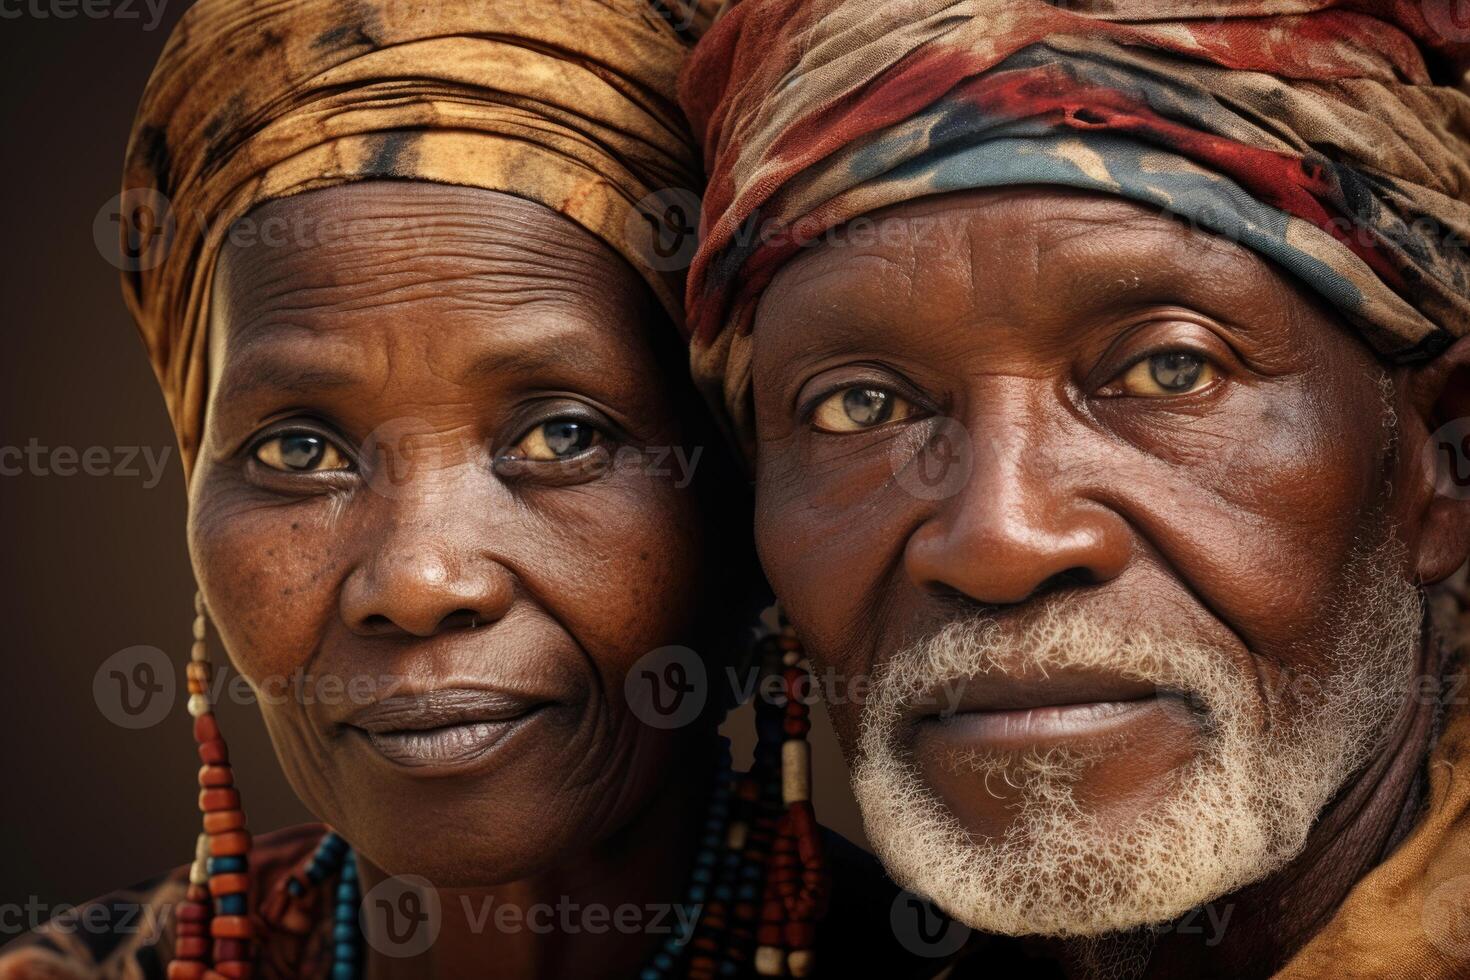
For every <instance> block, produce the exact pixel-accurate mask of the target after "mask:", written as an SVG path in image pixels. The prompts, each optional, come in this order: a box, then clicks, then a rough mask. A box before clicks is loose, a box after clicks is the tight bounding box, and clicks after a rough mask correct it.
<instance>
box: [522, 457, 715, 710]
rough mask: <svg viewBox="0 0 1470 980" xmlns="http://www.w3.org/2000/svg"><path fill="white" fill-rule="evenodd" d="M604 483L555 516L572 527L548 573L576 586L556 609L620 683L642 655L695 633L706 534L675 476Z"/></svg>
mask: <svg viewBox="0 0 1470 980" xmlns="http://www.w3.org/2000/svg"><path fill="white" fill-rule="evenodd" d="M598 489H599V492H597V493H595V494H587V495H585V496H583V495H578V496H577V497H576V498H574V499H573V500H569V501H567V502H566V504H565V505H564V506H563V507H559V508H558V510H559V511H560V514H559V515H558V516H557V517H555V518H553V519H552V520H553V521H554V522H555V523H560V524H561V525H562V527H563V528H565V529H566V532H565V533H564V534H563V535H559V536H558V537H559V538H560V540H559V541H558V543H557V544H556V546H555V547H554V548H552V549H549V554H551V555H552V556H554V560H553V562H552V563H551V565H549V566H548V567H547V569H546V571H545V575H544V578H545V581H547V582H548V583H554V582H561V583H568V585H566V586H564V587H559V588H558V590H557V591H558V593H559V594H560V595H561V596H562V600H561V601H560V602H558V603H556V605H557V606H559V607H560V608H553V609H552V610H551V611H552V614H553V615H555V616H556V617H557V618H558V619H561V620H562V622H563V623H564V624H565V625H566V626H567V628H568V629H570V630H571V632H572V633H573V635H574V636H575V637H576V639H577V641H578V643H579V644H580V645H581V646H582V647H583V649H585V650H587V651H588V653H589V655H590V656H591V657H592V660H593V662H594V663H595V665H596V667H597V670H598V671H599V672H600V673H601V674H602V675H603V678H604V681H605V682H606V683H608V684H610V685H616V686H617V687H616V689H617V690H621V684H622V681H623V677H624V676H625V675H626V673H627V671H628V669H629V668H630V667H631V666H632V665H633V664H634V663H635V662H636V661H637V660H638V658H640V657H642V656H643V655H644V654H646V653H648V652H649V651H650V650H654V649H656V648H658V647H660V646H666V645H668V644H671V643H679V642H685V641H687V640H689V639H690V637H691V634H692V632H693V626H694V623H695V620H696V619H697V617H698V612H699V608H700V603H701V598H700V586H701V577H702V574H703V571H702V567H701V565H702V562H701V556H702V555H703V554H704V540H703V536H702V534H701V532H700V529H699V526H698V520H697V508H696V504H695V500H694V494H693V492H692V491H690V490H689V489H688V488H687V487H685V488H679V487H675V486H673V485H672V482H671V480H670V479H669V478H667V477H663V478H660V477H656V476H646V475H636V474H635V475H634V476H632V477H631V478H625V479H620V480H617V481H616V482H615V483H612V484H609V485H606V486H604V487H600V488H598ZM610 689H611V688H610Z"/></svg>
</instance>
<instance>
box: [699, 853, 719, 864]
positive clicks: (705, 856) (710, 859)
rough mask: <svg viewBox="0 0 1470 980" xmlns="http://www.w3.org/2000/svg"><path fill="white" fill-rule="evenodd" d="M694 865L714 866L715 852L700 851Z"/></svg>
mask: <svg viewBox="0 0 1470 980" xmlns="http://www.w3.org/2000/svg"><path fill="white" fill-rule="evenodd" d="M694 863H695V864H714V863H715V852H714V851H700V852H699V855H698V856H697V857H696V858H695V859H694Z"/></svg>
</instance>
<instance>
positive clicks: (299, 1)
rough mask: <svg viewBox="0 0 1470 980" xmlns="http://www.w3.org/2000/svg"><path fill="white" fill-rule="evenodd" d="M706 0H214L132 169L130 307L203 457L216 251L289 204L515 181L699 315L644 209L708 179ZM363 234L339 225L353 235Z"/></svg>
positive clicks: (185, 25)
mask: <svg viewBox="0 0 1470 980" xmlns="http://www.w3.org/2000/svg"><path fill="white" fill-rule="evenodd" d="M707 2H708V0H706V2H705V4H701V3H697V2H692V0H691V2H689V3H672V2H665V3H653V2H650V0H496V2H495V3H481V2H476V0H436V2H434V3H431V4H425V3H420V2H417V0H358V2H354V3H351V4H338V3H327V2H322V0H203V2H201V3H198V4H196V5H195V6H194V7H193V8H191V9H190V10H189V11H188V13H187V14H185V16H184V17H183V19H182V20H181V22H180V24H179V26H178V28H177V29H176V30H175V31H174V33H173V35H172V36H171V37H170V38H169V41H168V45H167V47H166V48H165V49H164V52H163V55H162V57H161V58H160V59H159V62H158V65H157V67H156V68H155V69H154V72H153V77H152V78H151V79H150V80H149V83H148V87H147V90H146V91H145V93H144V95H143V100H142V103H141V104H140V106H139V108H138V115H137V119H136V120H135V122H134V124H133V132H132V138H131V141H130V143H129V146H128V151H127V161H126V168H125V171H124V174H123V194H124V197H123V210H124V213H125V215H126V216H127V218H126V220H125V221H124V222H123V231H122V234H123V239H124V241H123V247H124V254H125V255H129V256H136V257H137V260H136V261H135V262H134V265H135V266H136V269H135V270H133V271H129V272H125V273H124V276H123V287H124V293H125V295H126V298H127V301H128V305H129V307H130V309H131V310H132V312H133V315H134V318H135V319H136V320H137V322H138V326H139V329H140V330H141V331H142V333H143V338H144V340H145V342H146V343H147V346H148V353H149V356H150V358H151V360H152V362H153V367H154V370H155V372H156V373H157V375H158V379H159V382H160V384H161V385H162V386H163V391H164V395H165V398H166V399H167V401H168V407H169V413H170V415H171V416H172V418H173V423H174V428H175V430H176V431H177V433H178V437H179V445H180V450H181V453H182V456H183V460H184V465H185V469H186V471H187V470H189V469H190V468H191V467H192V462H193V459H194V456H195V454H196V453H197V451H198V447H199V436H200V426H201V421H202V418H203V413H204V403H205V394H206V385H207V372H206V370H205V353H206V350H207V343H206V338H205V329H206V326H207V322H208V317H209V297H210V284H211V280H212V277H213V273H214V265H215V262H214V260H215V257H216V256H217V255H218V253H219V249H220V246H221V244H222V243H223V242H224V240H225V238H226V235H227V234H228V233H229V231H230V226H231V223H232V222H234V221H235V220H236V219H238V218H240V217H241V216H242V215H244V214H246V213H247V212H248V211H249V210H250V209H251V208H252V207H254V206H255V205H257V204H260V203H262V202H264V201H268V200H271V199H273V198H280V197H286V196H289V195H291V194H296V193H299V192H301V191H306V190H311V189H315V188H321V187H329V186H332V185H335V184H341V183H344V182H347V181H354V180H367V179H373V178H384V179H412V180H423V181H430V182H433V183H442V184H456V185H461V186H467V187H479V188H484V189H487V190H494V191H502V192H505V193H509V194H515V195H517V196H519V197H523V198H527V199H529V200H532V201H536V202H538V203H540V204H543V205H545V206H546V207H548V208H550V209H551V210H553V211H556V212H558V213H560V214H563V215H565V216H566V217H567V218H569V219H571V220H572V221H574V222H576V223H577V224H579V225H581V226H582V227H583V228H585V229H587V231H589V232H591V233H592V234H593V235H595V236H597V237H598V238H600V239H601V240H602V241H604V242H606V243H607V244H608V245H609V246H611V247H612V248H613V250H614V251H616V252H617V253H619V254H620V255H622V256H623V257H624V258H625V259H627V261H628V262H629V264H630V265H632V266H633V268H634V269H635V270H637V271H638V272H639V273H640V274H641V275H642V276H643V278H645V279H646V280H647V281H648V284H649V285H650V287H652V289H653V291H654V293H655V295H656V296H657V297H658V299H659V300H660V301H661V302H662V303H663V305H664V307H665V308H666V309H667V310H668V311H669V314H670V315H671V316H673V317H674V318H675V322H680V321H681V320H682V303H681V302H680V297H681V295H682V287H683V273H682V271H681V270H669V269H668V268H666V266H667V265H668V263H667V262H666V261H663V260H661V259H660V256H659V253H658V249H659V242H658V240H657V236H658V232H657V231H656V229H655V224H654V221H655V220H656V219H661V218H662V217H663V215H662V213H661V212H660V213H658V214H656V215H647V216H645V214H644V213H643V212H641V211H640V210H639V206H640V204H639V202H641V201H643V200H644V199H645V198H646V197H647V196H648V195H649V194H651V193H654V192H656V191H660V190H663V189H665V188H690V189H698V188H699V187H700V185H701V181H700V175H699V168H698V164H697V163H696V157H695V150H694V147H693V146H692V144H691V140H690V137H689V134H688V131H687V129H686V127H685V123H684V121H683V119H682V117H681V115H680V113H679V110H678V107H677V106H676V104H675V100H674V94H675V92H674V89H675V80H676V77H677V73H678V70H679V66H680V64H681V63H682V61H683V59H684V56H685V53H686V50H687V39H692V37H693V35H694V34H696V33H697V32H698V30H699V29H700V27H701V26H702V25H703V24H705V23H707V21H708V19H709V16H708V11H707V10H706V6H707ZM342 232H343V229H336V230H335V232H329V230H328V229H326V228H323V229H321V234H324V235H325V234H328V233H336V234H341V233H342Z"/></svg>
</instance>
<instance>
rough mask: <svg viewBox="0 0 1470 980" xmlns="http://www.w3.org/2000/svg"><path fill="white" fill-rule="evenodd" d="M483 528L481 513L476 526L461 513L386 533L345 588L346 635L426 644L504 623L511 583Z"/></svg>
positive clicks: (511, 577) (470, 517)
mask: <svg viewBox="0 0 1470 980" xmlns="http://www.w3.org/2000/svg"><path fill="white" fill-rule="evenodd" d="M466 510H468V508H466ZM441 516H442V515H441ZM483 522H484V514H483V512H482V513H481V514H480V515H478V519H477V517H476V516H475V515H472V514H469V513H466V512H464V511H461V512H460V513H459V514H458V515H456V516H455V517H454V518H453V519H450V520H442V519H441V520H432V521H425V520H407V521H401V522H397V523H395V524H392V525H390V526H389V527H388V528H387V529H386V530H385V531H384V532H383V534H382V537H381V538H380V539H379V540H378V541H377V542H376V543H375V546H374V547H373V549H372V551H371V552H370V553H369V554H368V555H367V556H365V558H364V560H363V561H361V562H360V563H359V564H358V566H357V567H356V568H354V569H353V571H352V573H351V574H350V575H349V576H348V577H347V581H346V582H345V583H344V584H343V587H342V596H341V614H342V619H343V621H344V622H345V623H346V624H347V626H348V628H349V629H351V630H353V631H354V632H356V633H358V634H360V635H364V636H383V635H391V634H395V633H401V634H405V635H411V636H421V637H426V636H433V635H434V634H436V633H438V632H440V631H441V630H447V629H459V628H473V627H476V626H484V625H486V624H488V623H493V622H495V621H496V620H498V619H500V618H501V617H502V616H504V615H505V613H506V611H507V610H508V609H509V608H510V605H511V602H512V601H513V598H514V593H515V576H514V574H513V573H512V572H511V571H510V569H508V568H507V567H506V566H505V565H504V564H502V563H501V562H500V561H499V560H497V558H496V556H495V554H494V553H493V551H492V550H491V549H490V548H489V547H487V546H486V544H485V542H484V541H482V540H481V538H482V535H479V534H478V533H476V531H477V525H483Z"/></svg>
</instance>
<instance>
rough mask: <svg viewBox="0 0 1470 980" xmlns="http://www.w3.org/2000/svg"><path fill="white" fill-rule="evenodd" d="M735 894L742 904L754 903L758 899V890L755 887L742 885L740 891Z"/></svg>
mask: <svg viewBox="0 0 1470 980" xmlns="http://www.w3.org/2000/svg"><path fill="white" fill-rule="evenodd" d="M735 894H736V895H737V896H739V900H740V901H742V902H753V901H755V899H756V890H755V886H754V885H741V886H740V891H738V892H736V893H735Z"/></svg>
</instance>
